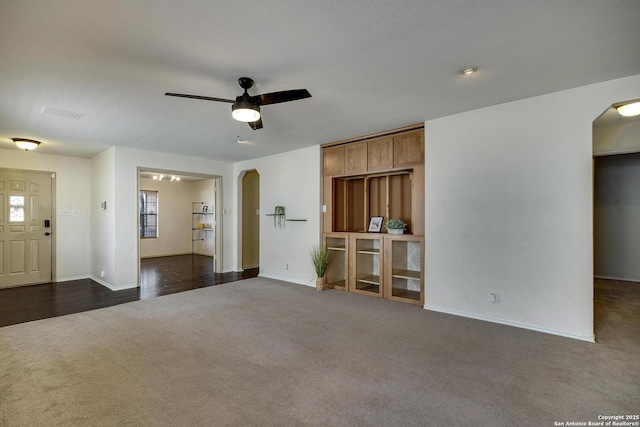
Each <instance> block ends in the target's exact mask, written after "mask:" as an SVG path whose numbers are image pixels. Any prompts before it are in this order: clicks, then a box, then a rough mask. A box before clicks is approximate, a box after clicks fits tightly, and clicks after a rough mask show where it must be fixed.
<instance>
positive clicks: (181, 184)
mask: <svg viewBox="0 0 640 427" xmlns="http://www.w3.org/2000/svg"><path fill="white" fill-rule="evenodd" d="M138 195H139V198H138V233H139V235H138V254H139V256H138V286H139V287H144V286H145V283H147V282H148V285H149V286H157V285H158V283H160V282H159V281H160V280H164V279H163V278H159V277H151V276H149V275H148V274H146V273H145V274H144V275H143V274H142V273H143V269H142V268H141V264H142V261H143V260H145V259H152V258H167V259H166V260H165V264H167V263H169V264H170V263H171V257H176V259H177V257H182V258H184V257H185V256H189V257H191V258H192V259H193V262H197V263H198V265H199V266H200V267H199V271H202V274H203V275H211V274H214V273H222V269H223V262H222V258H223V253H222V252H223V251H222V212H221V209H220V208H219V207H220V206H222V177H220V176H216V175H206V174H197V173H191V172H181V171H170V170H160V169H148V168H138ZM203 260H204V261H203ZM203 263H204V264H206V266H204V267H203V266H202V265H203ZM145 271H146V270H145ZM143 276H144V277H143ZM165 279H166V278H165Z"/></svg>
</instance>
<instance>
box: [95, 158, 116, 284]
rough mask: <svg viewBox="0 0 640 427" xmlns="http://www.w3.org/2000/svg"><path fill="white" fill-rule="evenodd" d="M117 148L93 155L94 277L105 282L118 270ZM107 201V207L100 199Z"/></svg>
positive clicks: (110, 280) (109, 280) (113, 276)
mask: <svg viewBox="0 0 640 427" xmlns="http://www.w3.org/2000/svg"><path fill="white" fill-rule="evenodd" d="M114 164H115V148H113V147H112V148H110V149H108V150H106V151H103V152H102V153H100V154H98V155H97V156H94V157H93V158H92V159H91V198H90V199H91V278H92V279H93V280H95V281H97V282H99V283H101V284H103V285H107V286H108V283H109V282H113V281H114V280H115V273H116V260H115V253H116V235H115V227H116V209H115V202H116V179H115V168H114ZM103 202H106V209H102V208H101V203H103Z"/></svg>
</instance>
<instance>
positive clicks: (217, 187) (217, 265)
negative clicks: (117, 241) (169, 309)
mask: <svg viewBox="0 0 640 427" xmlns="http://www.w3.org/2000/svg"><path fill="white" fill-rule="evenodd" d="M141 172H156V173H163V174H165V175H179V176H183V177H197V178H202V179H211V180H213V181H214V192H215V204H216V205H215V213H216V214H215V221H216V228H215V235H216V236H215V242H214V254H215V257H214V258H213V272H214V273H222V272H223V265H224V263H223V262H222V261H223V256H224V254H223V244H222V243H223V241H224V240H223V229H224V227H223V223H222V219H223V212H222V206H223V205H222V200H223V198H222V176H221V175H209V174H203V173H197V172H185V171H175V170H169V169H162V168H151V167H142V166H138V167H136V211H135V212H134V215H135V216H136V253H137V258H138V259H137V265H138V268H137V270H138V273H137V279H136V281H137V287H138V288H139V287H140V285H141V280H140V272H141V258H140V235H139V230H140V190H141V187H140V173H141Z"/></svg>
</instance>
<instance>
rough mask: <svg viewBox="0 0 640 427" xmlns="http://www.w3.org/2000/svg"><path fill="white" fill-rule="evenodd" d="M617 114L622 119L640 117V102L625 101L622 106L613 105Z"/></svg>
mask: <svg viewBox="0 0 640 427" xmlns="http://www.w3.org/2000/svg"><path fill="white" fill-rule="evenodd" d="M615 108H616V110H618V114H620V115H621V116H624V117H634V116H638V115H640V100H636V101H627V102H625V103H623V104H617V105H615Z"/></svg>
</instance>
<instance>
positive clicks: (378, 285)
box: [349, 235, 384, 297]
mask: <svg viewBox="0 0 640 427" xmlns="http://www.w3.org/2000/svg"><path fill="white" fill-rule="evenodd" d="M353 245H354V248H355V250H353V255H352V256H353V263H352V266H353V273H352V274H353V275H354V277H353V281H352V285H351V286H350V287H349V291H351V292H356V293H361V294H366V295H373V296H379V297H382V289H383V287H382V277H383V275H382V273H383V268H384V267H383V265H382V259H381V254H382V237H380V236H376V237H371V236H367V235H362V236H358V235H354V238H353Z"/></svg>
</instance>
